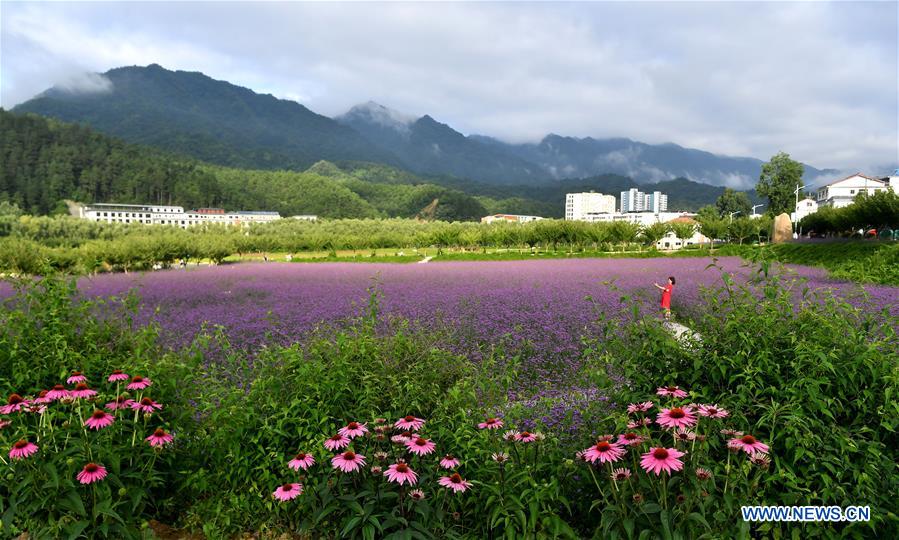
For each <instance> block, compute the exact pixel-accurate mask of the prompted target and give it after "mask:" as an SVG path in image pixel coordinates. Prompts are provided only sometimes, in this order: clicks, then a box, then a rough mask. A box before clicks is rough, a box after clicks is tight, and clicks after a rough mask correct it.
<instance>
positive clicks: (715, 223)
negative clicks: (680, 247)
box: [699, 216, 727, 249]
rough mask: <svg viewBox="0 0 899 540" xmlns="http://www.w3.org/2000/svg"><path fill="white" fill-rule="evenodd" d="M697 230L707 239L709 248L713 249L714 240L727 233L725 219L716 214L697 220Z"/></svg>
mask: <svg viewBox="0 0 899 540" xmlns="http://www.w3.org/2000/svg"><path fill="white" fill-rule="evenodd" d="M699 232H701V233H702V235H703V236H705V237H706V238H708V239H709V243H710V244H711V248H712V249H715V240H718V239H722V238H724V236H725V235H726V234H727V221H725V220H723V219H721V218H720V217H718V216H714V217H711V218H705V219H702V220H701V221H700V222H699Z"/></svg>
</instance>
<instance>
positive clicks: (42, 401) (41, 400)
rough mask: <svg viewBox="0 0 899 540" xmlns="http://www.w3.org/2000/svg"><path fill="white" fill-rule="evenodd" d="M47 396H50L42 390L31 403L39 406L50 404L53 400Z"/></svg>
mask: <svg viewBox="0 0 899 540" xmlns="http://www.w3.org/2000/svg"><path fill="white" fill-rule="evenodd" d="M47 394H49V392H47V391H46V390H41V391H40V393H39V394H38V395H37V397H36V398H34V400H33V401H32V402H31V403H32V404H37V405H46V404H47V403H50V402H51V401H53V400H52V399H50V398H48V397H47Z"/></svg>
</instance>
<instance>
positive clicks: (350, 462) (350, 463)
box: [331, 450, 365, 473]
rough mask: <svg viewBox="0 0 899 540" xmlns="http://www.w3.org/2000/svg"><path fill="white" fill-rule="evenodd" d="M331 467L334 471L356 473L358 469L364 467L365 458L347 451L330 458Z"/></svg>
mask: <svg viewBox="0 0 899 540" xmlns="http://www.w3.org/2000/svg"><path fill="white" fill-rule="evenodd" d="M331 465H332V466H333V467H334V468H335V469H340V470H341V471H343V472H345V473H351V472H356V471H358V470H359V468H360V467H363V466H364V465H365V456H363V455H362V454H357V453H355V452H353V451H352V450H347V451H346V452H344V453H342V454H337V455H336V456H334V457H332V458H331Z"/></svg>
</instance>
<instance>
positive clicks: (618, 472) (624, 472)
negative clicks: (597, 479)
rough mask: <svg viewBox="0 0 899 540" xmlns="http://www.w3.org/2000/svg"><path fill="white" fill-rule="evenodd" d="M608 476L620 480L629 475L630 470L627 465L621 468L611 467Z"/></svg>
mask: <svg viewBox="0 0 899 540" xmlns="http://www.w3.org/2000/svg"><path fill="white" fill-rule="evenodd" d="M609 476H610V477H611V478H612V480H615V481H616V482H622V481H624V480H627V479H628V478H630V477H631V470H630V469H628V468H627V467H625V468H622V469H612V473H611V474H610V475H609Z"/></svg>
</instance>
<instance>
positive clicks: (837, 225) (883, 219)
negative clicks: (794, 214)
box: [799, 190, 899, 235]
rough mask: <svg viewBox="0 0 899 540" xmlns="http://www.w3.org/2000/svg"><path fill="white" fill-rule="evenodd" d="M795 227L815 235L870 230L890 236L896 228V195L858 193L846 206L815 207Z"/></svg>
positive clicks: (898, 203) (898, 201)
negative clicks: (887, 233) (797, 226)
mask: <svg viewBox="0 0 899 540" xmlns="http://www.w3.org/2000/svg"><path fill="white" fill-rule="evenodd" d="M799 226H800V227H801V228H802V230H803V231H807V232H814V233H816V234H818V235H851V234H856V233H857V232H858V231H859V230H862V231H867V230H869V229H872V228H873V229H879V230H884V231H885V232H886V231H888V232H889V233H892V232H893V231H894V230H896V229H899V194H897V193H896V192H894V191H891V190H885V191H878V192H877V193H874V194H873V195H868V194H866V193H860V194H859V195H857V196H856V197H855V201H854V202H853V203H852V204H850V205H849V206H846V207H843V208H831V207H825V208H819V209H818V211H817V212H815V213H814V214H809V215H808V216H805V217H804V218H802V221H800V222H799Z"/></svg>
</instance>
